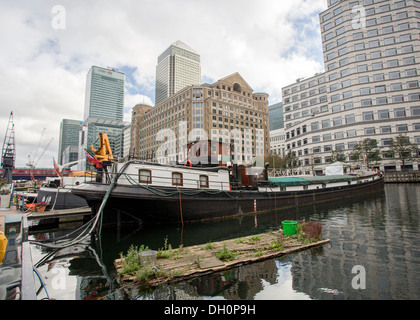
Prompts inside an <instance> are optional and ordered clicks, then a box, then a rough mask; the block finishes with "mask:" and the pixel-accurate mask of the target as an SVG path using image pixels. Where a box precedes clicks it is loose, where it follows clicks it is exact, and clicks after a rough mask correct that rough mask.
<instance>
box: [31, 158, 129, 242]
mask: <svg viewBox="0 0 420 320" xmlns="http://www.w3.org/2000/svg"><path fill="white" fill-rule="evenodd" d="M130 163H131V161H129V162H127V163H125V164H124V166H123V167H122V168H121V170H120V171H119V172H118V173H117V174H116V175H115V176H114V178H113V179H112V181H111V183H110V185H109V187H108V190H107V192H106V194H105V196H104V198H103V199H102V203H101V205H100V207H99V209H98V212H97V213H96V215H95V217H94V218H93V219H92V220H91V221H89V222H88V223H86V224H85V225H84V226H85V229H84V230H83V231H82V232H81V233H80V234H79V235H78V236H77V237H76V238H74V239H72V240H70V241H69V242H67V243H64V244H47V243H43V242H39V241H29V242H30V243H31V244H34V245H39V246H43V247H47V248H51V249H63V248H67V247H70V246H73V245H75V244H78V243H80V242H82V241H83V240H85V239H86V238H87V237H88V236H89V235H90V234H91V233H92V232H93V231H94V230H95V228H96V227H97V225H98V223H99V233H101V232H102V216H103V211H104V208H105V205H106V203H107V201H108V198H109V196H110V195H111V191H112V189H114V186H115V184H116V182H117V180H118V179H119V178H120V176H121V175H122V174H123V172H124V171H125V170H126V169H127V167H128V165H129V164H130ZM92 221H93V222H92ZM90 225H91V226H90ZM89 226H90V228H89ZM87 231H88V232H87ZM86 232H87V233H86ZM84 233H86V234H84Z"/></svg>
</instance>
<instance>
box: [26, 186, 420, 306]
mask: <svg viewBox="0 0 420 320" xmlns="http://www.w3.org/2000/svg"><path fill="white" fill-rule="evenodd" d="M291 219H292V220H304V219H305V220H319V221H320V222H321V224H322V227H323V238H325V239H327V238H328V239H330V240H331V242H330V243H329V244H326V245H324V246H322V247H319V248H316V249H313V250H306V251H302V252H298V253H294V254H290V255H287V256H284V257H280V258H276V259H270V260H266V261H264V262H262V263H256V264H251V265H247V266H242V267H239V268H236V269H232V270H229V271H227V272H223V273H219V274H213V275H210V276H203V277H200V278H197V279H195V280H192V281H185V282H180V283H175V284H172V285H163V286H161V287H158V288H154V289H149V290H139V289H137V288H136V287H131V288H125V289H123V288H121V287H120V285H119V284H118V282H117V281H116V278H117V275H116V272H115V269H114V266H113V261H114V259H117V258H118V257H119V254H120V253H121V252H122V253H126V252H127V250H128V248H129V247H130V245H137V246H140V245H142V244H143V245H146V246H148V247H149V248H151V249H155V250H156V249H159V248H164V246H165V243H166V244H167V245H169V244H170V245H171V246H172V248H177V247H179V246H180V245H183V246H184V247H186V246H189V245H195V244H205V243H209V242H212V241H221V240H224V239H229V238H236V237H242V236H247V235H251V234H258V233H262V232H265V231H269V230H276V229H278V228H279V226H280V225H281V221H283V220H291ZM68 228H69V226H67V227H66V228H61V229H59V230H54V231H51V232H49V233H40V234H34V235H32V236H31V237H32V238H33V239H42V238H45V237H50V236H52V235H53V234H54V236H56V237H57V236H60V235H62V234H65V233H66V232H69V230H70V229H68ZM419 239H420V184H386V185H385V188H384V190H383V191H380V192H377V193H375V194H369V195H360V196H359V197H356V198H353V199H351V200H340V199H337V201H334V202H331V203H328V204H322V205H314V206H307V207H302V208H296V209H292V210H278V211H277V212H270V213H264V214H259V215H257V216H247V217H242V218H239V219H231V220H226V221H219V222H208V223H196V224H186V225H184V227H182V226H153V227H152V226H135V227H133V226H132V227H124V228H120V229H116V227H115V228H104V229H103V230H102V235H101V237H100V238H99V239H96V240H95V239H89V240H88V241H87V243H85V244H83V245H77V246H74V247H69V248H67V249H63V250H60V251H57V252H53V251H51V250H48V249H45V248H41V247H38V246H35V245H33V246H32V253H33V261H34V264H36V267H37V270H38V271H39V273H40V274H41V275H42V277H43V280H44V283H45V286H46V288H47V292H48V296H49V297H50V298H54V299H57V300H62V299H66V300H87V299H109V300H126V299H138V300H167V299H170V300H175V299H176V300H203V299H204V300H211V299H220V300H241V299H249V300H260V299H265V300H271V299H275V300H282V299H293V300H294V299H308V300H310V299H317V300H349V299H351V300H353V299H357V300H358V299H364V300H378V299H381V300H407V299H420V242H419V241H418V240H419ZM37 284H38V282H37ZM39 286H40V290H39V293H38V298H39V299H42V298H47V295H46V291H45V290H44V289H41V284H40V283H39Z"/></svg>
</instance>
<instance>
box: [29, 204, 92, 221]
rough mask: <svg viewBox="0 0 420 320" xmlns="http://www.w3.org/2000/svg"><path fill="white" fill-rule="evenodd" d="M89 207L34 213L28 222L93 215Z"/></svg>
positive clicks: (30, 215)
mask: <svg viewBox="0 0 420 320" xmlns="http://www.w3.org/2000/svg"><path fill="white" fill-rule="evenodd" d="M91 212H92V211H91V209H90V208H89V207H81V208H73V209H63V210H51V211H45V212H42V213H40V212H32V213H30V214H28V220H39V219H51V218H64V217H75V216H84V215H89V214H91Z"/></svg>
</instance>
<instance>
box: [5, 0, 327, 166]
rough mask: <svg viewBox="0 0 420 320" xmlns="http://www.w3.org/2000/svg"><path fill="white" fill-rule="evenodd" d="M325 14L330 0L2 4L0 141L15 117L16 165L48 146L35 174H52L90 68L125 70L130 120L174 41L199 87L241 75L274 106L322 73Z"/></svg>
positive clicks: (149, 93)
mask: <svg viewBox="0 0 420 320" xmlns="http://www.w3.org/2000/svg"><path fill="white" fill-rule="evenodd" d="M58 2H59V4H60V6H58V7H57V6H56V5H57V3H58ZM326 8H327V0H281V1H280V0H260V1H256V0H212V1H203V0H119V1H111V0H89V1H82V0H61V1H56V0H54V1H48V0H44V1H41V0H0V67H1V72H0V88H1V89H0V139H1V141H0V142H1V144H2V145H3V140H4V136H5V134H6V126H7V123H8V119H9V115H10V112H11V111H13V117H14V124H15V138H16V154H17V159H16V166H17V167H24V166H26V163H27V161H28V159H29V158H28V156H31V158H30V159H32V160H34V157H35V156H39V155H40V154H41V152H42V151H43V150H44V149H46V150H45V153H44V155H43V157H42V158H40V159H39V161H38V163H37V167H52V159H53V157H54V158H55V159H57V150H58V140H59V127H60V122H61V120H62V119H76V120H79V119H80V120H81V119H82V118H83V108H84V98H85V85H86V74H87V72H88V71H89V69H90V67H91V66H92V65H97V66H101V67H113V68H117V69H118V70H119V71H122V72H125V73H126V89H125V90H126V92H125V97H124V98H125V103H124V104H125V115H124V119H125V120H127V121H129V120H130V117H131V109H132V107H133V106H134V105H136V104H137V103H139V102H148V103H150V104H154V90H155V68H156V64H157V57H158V56H159V55H160V54H161V53H162V52H163V51H164V50H165V49H166V48H167V47H169V45H170V44H171V43H173V42H175V41H176V40H181V41H182V42H184V43H186V44H187V45H188V46H190V47H192V48H193V49H194V50H196V51H197V52H198V53H199V54H200V55H201V72H202V82H203V83H204V82H207V83H213V82H215V81H217V80H219V79H221V78H223V77H225V76H228V75H230V74H232V73H234V72H239V73H240V74H241V75H242V76H243V77H244V79H245V80H246V81H247V82H248V83H249V84H250V86H251V87H253V89H254V90H255V91H257V92H266V93H268V94H269V95H270V99H269V101H270V104H273V103H277V102H280V101H281V88H282V87H283V86H285V85H289V84H291V83H292V82H294V81H295V79H297V78H300V77H309V76H312V75H314V74H315V73H317V72H320V71H323V70H324V67H323V62H322V61H323V58H322V49H321V36H320V30H319V13H321V12H322V11H324V10H325V9H326ZM44 128H45V130H44ZM43 131H44V134H43V135H42V132H43ZM48 144H49V145H48ZM38 145H39V148H38V149H37V146H38ZM47 145H48V148H46V147H47Z"/></svg>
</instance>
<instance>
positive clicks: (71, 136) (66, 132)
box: [58, 119, 83, 165]
mask: <svg viewBox="0 0 420 320" xmlns="http://www.w3.org/2000/svg"><path fill="white" fill-rule="evenodd" d="M82 124H83V121H81V120H70V119H63V120H62V121H61V123H60V140H59V144H58V164H60V165H61V164H65V163H68V162H71V161H75V160H77V157H78V155H77V146H78V144H79V131H80V130H81V129H82ZM69 147H70V148H69ZM67 148H69V149H67ZM65 150H67V151H66V156H65V157H64V158H65V159H63V153H64V151H65Z"/></svg>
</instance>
